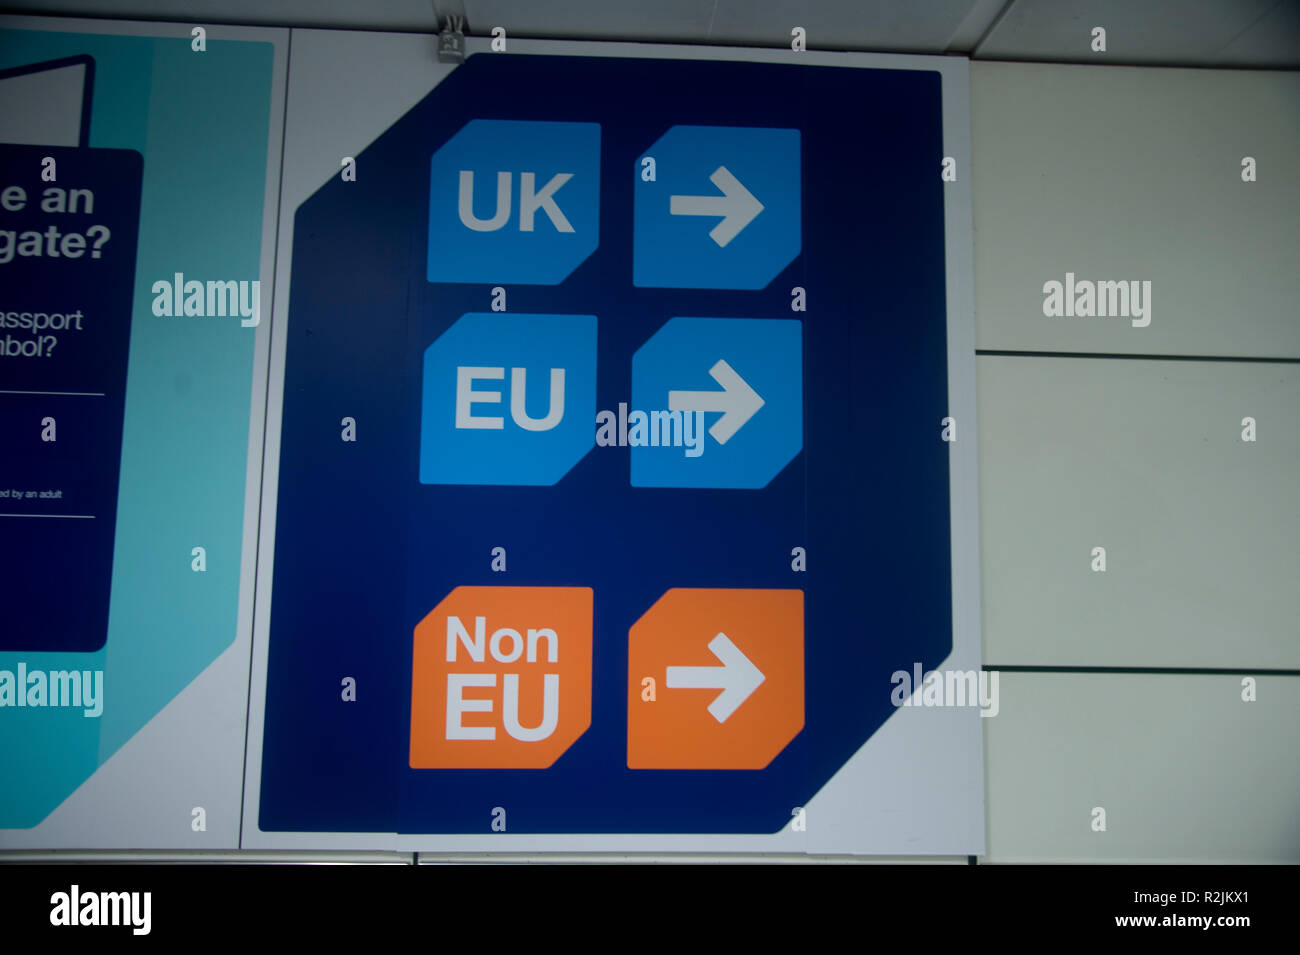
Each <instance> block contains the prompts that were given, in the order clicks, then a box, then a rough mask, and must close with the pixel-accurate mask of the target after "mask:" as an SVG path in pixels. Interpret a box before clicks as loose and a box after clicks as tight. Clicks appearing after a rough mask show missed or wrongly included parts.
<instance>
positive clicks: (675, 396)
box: [668, 358, 766, 444]
mask: <svg viewBox="0 0 1300 955" xmlns="http://www.w3.org/2000/svg"><path fill="white" fill-rule="evenodd" d="M709 374H710V375H711V376H713V380H714V381H716V382H717V383H718V384H720V385H721V386H722V390H721V391H670V392H668V410H669V411H721V412H722V417H721V418H719V419H718V420H717V421H715V422H713V427H712V428H710V429H709V434H711V435H713V440H715V441H717V442H718V444H726V443H727V442H728V441H730V440H731V436H732V435H734V434H735V433H736V432H737V431H739V430H740V429H741V428H742V427H744V424H745V422H746V421H748V420H749V419H750V418H752V417H754V412H756V411H758V409H759V408H761V407H763V405H764V404H765V403H766V402H764V401H763V399H762V398H760V397H759V395H758V392H757V391H755V390H754V389H753V388H751V387H749V382H747V381H746V380H745V379H744V378H741V377H740V375H738V374H736V371H735V369H734V368H732V367H731V366H730V365H728V364H727V363H726V362H725V361H723V360H722V359H721V358H719V359H718V362H717V364H715V365H714V366H713V367H712V368H710V369H709Z"/></svg>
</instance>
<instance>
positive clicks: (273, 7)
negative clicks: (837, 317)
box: [5, 0, 1300, 69]
mask: <svg viewBox="0 0 1300 955" xmlns="http://www.w3.org/2000/svg"><path fill="white" fill-rule="evenodd" d="M5 8H6V10H7V11H9V12H22V13H45V14H56V15H65V16H90V17H112V18H116V19H124V18H125V19H144V20H180V21H185V22H193V23H247V24H265V25H278V26H312V27H333V28H352V29H365V30H396V31H404V32H422V33H433V32H436V31H437V29H438V26H437V25H438V23H439V17H440V15H443V16H445V15H447V14H461V15H463V16H465V18H466V23H467V29H468V31H469V32H470V33H473V34H477V35H480V36H482V35H486V34H487V33H488V32H489V31H490V30H491V29H492V27H494V26H502V27H505V28H506V30H507V32H508V33H509V35H511V36H517V37H530V38H537V39H547V38H550V39H592V40H596V39H602V40H640V41H645V42H674V43H701V44H728V45H746V46H785V45H787V44H788V43H789V42H790V29H791V27H793V26H802V27H803V28H804V29H805V30H807V33H808V45H809V47H810V48H813V49H818V48H820V49H834V50H864V51H879V52H910V53H965V54H970V55H972V56H974V57H976V58H979V59H995V60H1037V61H1043V62H1058V63H1099V62H1105V63H1130V64H1151V65H1166V66H1218V67H1246V68H1256V69H1259V68H1284V69H1285V68H1290V69H1297V68H1300V0H6V2H5ZM1098 26H1100V27H1104V28H1105V29H1106V33H1107V50H1106V53H1105V54H1098V53H1093V52H1092V51H1091V49H1090V40H1091V32H1092V29H1093V28H1094V27H1098Z"/></svg>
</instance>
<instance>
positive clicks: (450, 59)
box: [438, 16, 465, 63]
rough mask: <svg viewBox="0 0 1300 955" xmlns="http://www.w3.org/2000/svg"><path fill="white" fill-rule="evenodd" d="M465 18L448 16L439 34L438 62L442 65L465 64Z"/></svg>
mask: <svg viewBox="0 0 1300 955" xmlns="http://www.w3.org/2000/svg"><path fill="white" fill-rule="evenodd" d="M464 31H465V18H464V17H458V16H448V17H446V18H445V19H444V20H443V25H442V32H441V33H439V34H438V60H439V61H440V62H442V63H464V62H465V32H464Z"/></svg>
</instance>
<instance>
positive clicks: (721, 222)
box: [632, 126, 803, 289]
mask: <svg viewBox="0 0 1300 955" xmlns="http://www.w3.org/2000/svg"><path fill="white" fill-rule="evenodd" d="M799 149H800V136H799V130H797V129H770V128H765V127H759V128H753V127H741V126H674V127H673V128H672V129H670V130H668V132H666V133H665V134H664V135H663V136H662V137H660V139H659V140H658V141H657V142H655V144H654V145H653V146H651V147H650V148H649V149H648V150H646V152H645V153H644V154H643V155H642V156H641V158H640V160H639V161H638V163H637V166H636V170H637V174H636V182H635V184H634V187H633V188H634V189H635V196H636V209H635V214H634V215H635V223H634V227H633V236H634V243H635V247H634V251H633V258H632V268H633V282H634V284H636V285H638V286H641V287H643V288H646V287H649V288H717V289H760V288H765V287H766V286H767V285H768V283H770V282H771V281H772V279H774V278H776V276H777V274H778V273H779V272H780V271H781V270H782V269H784V268H785V267H786V266H787V265H789V264H790V263H791V262H792V261H793V260H794V257H795V256H797V255H798V254H799V250H800V247H801V244H802V235H801V230H802V221H801V206H802V202H801V192H802V188H803V184H802V181H801V179H800V168H801V162H800V154H799Z"/></svg>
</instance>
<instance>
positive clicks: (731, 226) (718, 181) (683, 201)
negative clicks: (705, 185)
mask: <svg viewBox="0 0 1300 955" xmlns="http://www.w3.org/2000/svg"><path fill="white" fill-rule="evenodd" d="M709 182H711V183H713V184H714V185H715V186H717V187H718V188H719V189H720V190H722V195H720V196H669V197H668V214H669V215H674V216H722V221H721V222H719V223H718V224H717V225H715V226H714V227H713V228H712V229H711V230H710V231H709V238H710V239H712V240H713V241H714V242H716V243H718V246H719V247H720V248H726V246H727V243H728V242H730V241H731V240H732V239H734V238H735V237H736V236H738V235H740V233H741V230H742V229H744V228H745V226H747V225H749V224H750V223H751V222H753V221H754V217H755V216H757V215H758V214H759V213H760V212H762V211H763V203H761V202H759V201H758V200H757V199H755V198H754V194H753V193H752V192H750V191H749V190H748V189H746V188H745V187H744V186H743V185H741V182H740V180H739V179H737V178H736V177H735V176H733V175H732V174H731V171H730V170H729V169H728V168H727V167H726V166H719V167H718V168H717V169H715V170H714V171H713V175H712V176H710V177H709Z"/></svg>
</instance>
